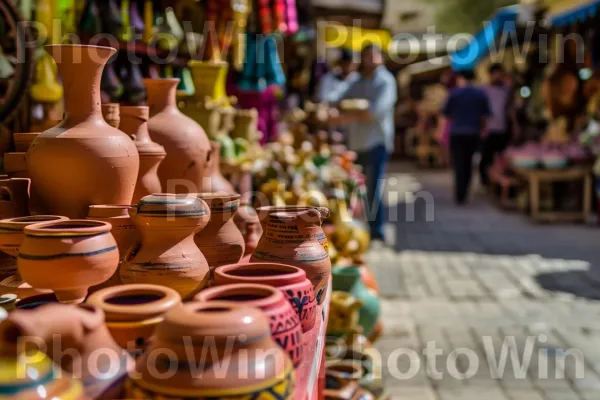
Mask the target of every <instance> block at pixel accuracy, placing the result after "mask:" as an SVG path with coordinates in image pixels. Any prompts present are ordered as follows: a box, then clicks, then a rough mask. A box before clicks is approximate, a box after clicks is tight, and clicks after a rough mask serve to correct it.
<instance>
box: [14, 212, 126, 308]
mask: <svg viewBox="0 0 600 400" xmlns="http://www.w3.org/2000/svg"><path fill="white" fill-rule="evenodd" d="M111 228H112V227H111V225H110V224H109V223H106V222H100V221H92V220H69V221H54V222H43V223H39V224H33V225H29V226H27V227H25V229H24V232H25V239H24V240H23V244H22V245H21V248H20V250H19V256H18V259H17V265H18V268H19V273H20V274H21V276H22V277H23V279H24V280H25V281H26V282H27V283H29V284H30V285H31V286H32V287H34V288H40V289H50V290H52V291H54V293H55V294H56V297H57V298H58V300H59V301H61V302H63V303H81V302H82V301H83V300H84V299H85V297H86V296H87V292H88V288H89V287H91V286H94V285H98V284H100V283H102V282H104V281H106V280H108V279H109V278H110V277H111V276H112V275H113V273H114V272H115V271H116V269H117V266H118V265H119V249H118V247H117V242H115V238H114V237H113V235H112V234H111V233H110V230H111Z"/></svg>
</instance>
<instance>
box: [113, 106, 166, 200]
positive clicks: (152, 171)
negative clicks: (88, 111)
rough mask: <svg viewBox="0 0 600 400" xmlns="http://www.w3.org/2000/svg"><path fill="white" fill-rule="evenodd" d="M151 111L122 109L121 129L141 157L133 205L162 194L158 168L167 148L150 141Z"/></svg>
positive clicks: (143, 108) (134, 108)
mask: <svg viewBox="0 0 600 400" xmlns="http://www.w3.org/2000/svg"><path fill="white" fill-rule="evenodd" d="M149 113H150V111H149V109H148V107H146V106H139V107H121V124H120V128H121V130H122V131H123V132H125V133H126V134H128V135H129V136H130V137H131V138H132V139H133V143H134V144H135V147H137V150H138V153H139V155H140V171H139V173H138V178H137V182H136V184H135V192H134V193H133V203H134V204H137V203H138V202H139V201H140V200H141V199H142V197H145V196H148V195H151V194H152V193H161V192H162V187H161V184H160V179H158V167H159V165H160V163H161V162H162V161H163V160H164V159H165V157H166V155H167V153H166V152H165V148H164V147H162V146H161V145H159V144H158V143H155V142H153V141H152V139H150V134H149V133H148V118H149Z"/></svg>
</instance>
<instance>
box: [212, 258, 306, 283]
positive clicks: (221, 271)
mask: <svg viewBox="0 0 600 400" xmlns="http://www.w3.org/2000/svg"><path fill="white" fill-rule="evenodd" d="M265 269H266V270H269V271H274V272H281V273H280V274H277V275H275V274H274V275H270V276H256V275H254V276H243V275H233V274H230V272H231V271H238V270H242V271H245V270H254V271H256V270H265ZM221 279H222V280H223V281H224V282H228V281H234V282H236V283H242V282H247V283H258V284H263V285H269V286H274V287H285V286H288V285H292V284H296V283H301V282H304V281H305V280H307V278H306V272H304V270H302V269H300V268H298V267H294V266H293V265H288V264H283V263H267V262H264V263H263V262H255V263H252V262H250V263H242V264H229V265H223V266H220V267H217V268H216V269H215V280H216V281H217V282H218V281H219V280H221ZM281 279H285V281H284V282H283V283H282V284H280V283H278V282H279V281H280V280H281Z"/></svg>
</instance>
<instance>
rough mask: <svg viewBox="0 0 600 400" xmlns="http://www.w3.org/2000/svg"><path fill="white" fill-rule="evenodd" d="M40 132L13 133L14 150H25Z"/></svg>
mask: <svg viewBox="0 0 600 400" xmlns="http://www.w3.org/2000/svg"><path fill="white" fill-rule="evenodd" d="M40 133H41V132H19V133H13V140H14V142H15V151H17V152H27V150H29V146H31V143H32V142H33V140H34V139H35V138H36V137H38V136H39V135H40Z"/></svg>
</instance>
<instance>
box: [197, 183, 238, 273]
mask: <svg viewBox="0 0 600 400" xmlns="http://www.w3.org/2000/svg"><path fill="white" fill-rule="evenodd" d="M198 196H200V198H202V200H204V201H205V202H206V203H207V204H208V206H209V207H210V221H209V222H208V225H206V228H204V229H203V230H202V231H200V232H198V233H197V234H196V236H194V241H195V242H196V246H198V248H200V250H201V251H202V254H204V257H206V261H208V266H209V267H210V270H211V273H212V271H214V269H215V268H217V267H220V266H221V265H227V264H235V263H237V262H239V261H240V260H241V259H242V257H243V256H244V237H243V236H242V233H241V232H240V230H239V229H238V227H237V226H236V225H235V223H234V222H233V215H234V214H235V213H236V211H237V209H238V206H239V204H240V200H239V199H240V195H239V194H226V193H212V194H211V193H206V194H205V193H200V194H198Z"/></svg>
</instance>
